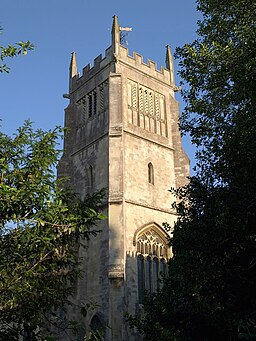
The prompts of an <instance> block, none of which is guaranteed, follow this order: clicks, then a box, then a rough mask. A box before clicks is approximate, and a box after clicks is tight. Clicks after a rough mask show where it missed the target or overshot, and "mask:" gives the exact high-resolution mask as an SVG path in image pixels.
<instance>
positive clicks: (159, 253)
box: [136, 225, 169, 303]
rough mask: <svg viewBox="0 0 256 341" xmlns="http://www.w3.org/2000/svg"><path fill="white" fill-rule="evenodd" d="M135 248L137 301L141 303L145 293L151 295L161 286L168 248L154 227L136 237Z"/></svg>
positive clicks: (162, 236) (162, 235)
mask: <svg viewBox="0 0 256 341" xmlns="http://www.w3.org/2000/svg"><path fill="white" fill-rule="evenodd" d="M158 229H159V231H157V230H158ZM136 246H137V274H138V301H139V303H143V300H144V297H145V293H146V292H148V293H153V292H155V291H156V290H157V289H159V287H160V285H161V284H160V279H161V276H162V275H164V274H165V273H166V270H167V260H168V254H169V246H168V242H167V238H166V237H165V236H164V233H163V232H162V231H161V230H160V228H159V227H156V226H154V225H152V226H151V227H149V228H146V229H143V230H142V232H141V233H140V234H139V235H138V237H137V240H136Z"/></svg>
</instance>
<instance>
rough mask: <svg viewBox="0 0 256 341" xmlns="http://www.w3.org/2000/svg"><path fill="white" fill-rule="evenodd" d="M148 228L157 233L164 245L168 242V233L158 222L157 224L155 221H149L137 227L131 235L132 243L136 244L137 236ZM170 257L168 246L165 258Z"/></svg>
mask: <svg viewBox="0 0 256 341" xmlns="http://www.w3.org/2000/svg"><path fill="white" fill-rule="evenodd" d="M148 230H153V231H154V232H155V233H157V234H158V235H159V237H161V238H162V239H163V241H164V242H165V244H166V245H168V244H169V237H170V236H169V235H168V233H167V232H166V231H165V230H164V229H163V228H162V227H161V226H160V225H159V224H157V223H155V222H150V223H147V224H145V225H143V226H141V227H139V228H138V229H137V230H136V231H135V233H134V237H133V245H134V246H136V244H137V239H138V237H139V236H140V235H142V234H143V233H144V232H146V231H148ZM170 257H171V248H168V255H167V258H170Z"/></svg>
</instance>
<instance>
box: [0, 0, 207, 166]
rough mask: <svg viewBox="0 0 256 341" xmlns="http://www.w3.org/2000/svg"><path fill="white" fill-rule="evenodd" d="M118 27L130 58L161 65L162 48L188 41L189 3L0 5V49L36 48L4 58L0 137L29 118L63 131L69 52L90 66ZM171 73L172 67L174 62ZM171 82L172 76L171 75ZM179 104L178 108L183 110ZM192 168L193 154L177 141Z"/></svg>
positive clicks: (6, 0) (85, 0) (56, 0)
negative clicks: (7, 69) (125, 31)
mask: <svg viewBox="0 0 256 341" xmlns="http://www.w3.org/2000/svg"><path fill="white" fill-rule="evenodd" d="M114 14H115V15H118V19H119V24H120V26H128V27H132V29H133V31H132V32H131V33H129V35H128V37H127V40H128V48H129V52H130V54H131V53H132V52H133V51H136V52H138V53H140V54H142V55H143V57H144V60H145V61H146V60H147V59H151V60H153V61H155V62H156V63H157V65H158V67H160V66H164V62H165V45H167V44H169V45H170V46H171V48H172V51H174V50H175V47H177V46H181V45H183V44H184V43H186V42H191V41H192V40H193V39H194V38H195V37H196V33H195V31H196V22H197V20H198V19H199V17H200V14H199V13H198V12H196V4H195V1H191V0H179V1H174V0H159V1H152V0H148V1H146V0H137V1H135V0H129V1H123V0H119V1H118V0H98V1H93V0H44V1H39V0H2V1H1V15H0V26H2V28H3V29H4V31H3V33H2V34H1V35H0V45H6V44H8V43H10V44H13V43H15V42H18V41H20V40H30V41H31V42H32V43H33V44H34V45H36V48H35V50H34V51H33V52H31V53H29V54H28V55H27V56H25V57H24V56H22V57H18V58H15V59H13V60H10V61H9V60H8V61H7V62H8V64H9V66H11V73H10V74H8V75H7V74H0V89H1V91H0V118H1V119H2V128H1V129H2V131H4V132H5V133H8V134H12V133H14V132H15V130H16V129H17V128H18V127H19V126H20V125H22V123H23V122H24V120H26V119H28V118H30V120H32V121H33V122H34V127H35V128H38V127H40V128H42V129H50V128H53V127H54V126H56V125H63V120H64V108H65V107H66V106H67V104H68V102H67V100H65V99H63V98H62V94H64V93H67V92H68V68H69V62H70V57H71V52H72V51H75V52H76V53H77V61H78V69H79V71H82V68H83V67H84V66H85V65H86V64H88V63H93V60H94V58H95V57H97V56H98V55H99V54H100V53H102V54H103V55H104V51H105V49H106V48H107V47H108V46H109V45H110V40H111V25H112V16H113V15H114ZM175 65H176V70H175V71H176V73H177V71H178V61H175ZM176 83H177V85H178V84H179V77H178V76H176ZM176 98H177V99H178V100H179V101H181V106H180V110H182V108H183V106H184V104H183V103H182V100H181V98H180V96H179V95H177V96H176ZM184 148H185V150H186V152H187V153H188V155H189V157H190V158H191V163H192V166H193V164H194V148H193V147H192V146H191V144H190V142H189V139H187V138H186V139H184Z"/></svg>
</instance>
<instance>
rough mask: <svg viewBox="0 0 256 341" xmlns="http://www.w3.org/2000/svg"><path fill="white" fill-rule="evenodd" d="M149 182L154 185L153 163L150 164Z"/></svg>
mask: <svg viewBox="0 0 256 341" xmlns="http://www.w3.org/2000/svg"><path fill="white" fill-rule="evenodd" d="M148 182H149V183H150V184H152V185H154V167H153V165H152V163H151V162H150V163H149V164H148Z"/></svg>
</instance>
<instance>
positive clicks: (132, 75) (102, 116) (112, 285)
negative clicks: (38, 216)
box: [58, 16, 189, 341]
mask: <svg viewBox="0 0 256 341" xmlns="http://www.w3.org/2000/svg"><path fill="white" fill-rule="evenodd" d="M175 89H176V87H175V84H174V70H173V59H172V55H171V51H170V48H169V46H167V47H166V67H165V68H161V69H160V71H159V70H157V68H156V64H155V63H154V62H152V61H148V62H147V63H146V64H145V63H144V62H143V60H142V56H141V55H139V54H137V53H134V54H133V56H130V55H128V50H127V48H126V47H124V46H122V45H121V44H120V28H119V25H118V20H117V17H116V16H114V19H113V27H112V44H111V46H110V47H109V48H108V49H107V50H106V52H105V57H104V58H102V56H101V55H100V56H98V57H97V58H95V60H94V65H93V66H92V67H91V66H90V65H87V66H86V67H85V68H84V69H83V73H82V75H81V76H80V75H79V74H78V72H77V65H76V55H75V53H73V54H72V59H71V64H70V85H69V95H68V96H67V97H69V99H70V103H69V105H68V107H67V108H66V110H65V127H68V128H69V131H68V133H67V134H66V136H65V140H64V153H63V156H62V159H61V160H60V163H59V167H58V176H59V177H63V176H68V177H69V178H70V181H71V184H72V186H73V188H74V190H75V191H76V192H77V193H79V194H80V195H81V197H84V196H85V195H86V194H87V193H92V192H94V191H97V190H100V189H102V188H106V189H107V202H106V208H105V214H106V216H107V219H106V220H105V221H102V222H101V225H100V226H99V228H100V229H101V230H102V232H101V233H100V234H98V236H97V237H92V238H91V240H90V241H89V243H88V249H81V250H80V253H81V255H82V256H83V257H84V263H83V266H84V278H82V279H81V280H79V282H78V284H77V289H76V295H75V297H74V301H75V303H76V304H77V305H79V304H81V303H88V302H91V303H92V302H94V303H95V305H94V306H93V307H92V308H91V309H89V311H88V314H87V316H86V317H83V316H81V315H80V313H79V309H75V308H73V309H72V310H70V311H69V317H70V319H75V320H77V321H78V322H79V330H80V334H81V340H83V336H84V335H85V333H87V335H88V333H89V331H90V330H95V329H102V334H103V338H102V339H103V340H107V341H119V340H120V341H121V340H129V341H130V340H131V341H133V340H141V338H140V336H138V335H137V334H136V331H135V330H131V329H130V328H129V326H128V325H127V323H126V322H125V317H124V315H125V313H129V314H135V313H138V314H140V313H142V310H143V297H144V294H145V292H146V291H150V292H153V291H155V290H156V289H157V288H158V286H159V285H160V283H159V278H160V277H161V273H164V272H165V271H166V262H167V260H168V258H170V257H171V250H170V248H169V247H168V245H167V244H168V235H167V232H166V231H165V230H164V229H163V228H162V223H163V222H169V224H170V225H171V226H173V224H174V222H175V219H176V215H175V212H174V211H173V210H172V209H171V204H172V202H173V197H172V195H171V193H170V192H169V191H168V189H170V188H171V187H174V188H177V187H179V186H181V185H183V184H185V183H186V181H187V176H188V175H189V160H188V157H187V155H186V154H185V152H184V150H183V148H182V145H181V137H180V132H179V128H178V119H179V108H178V102H177V101H176V100H175V98H174V91H175Z"/></svg>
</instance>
